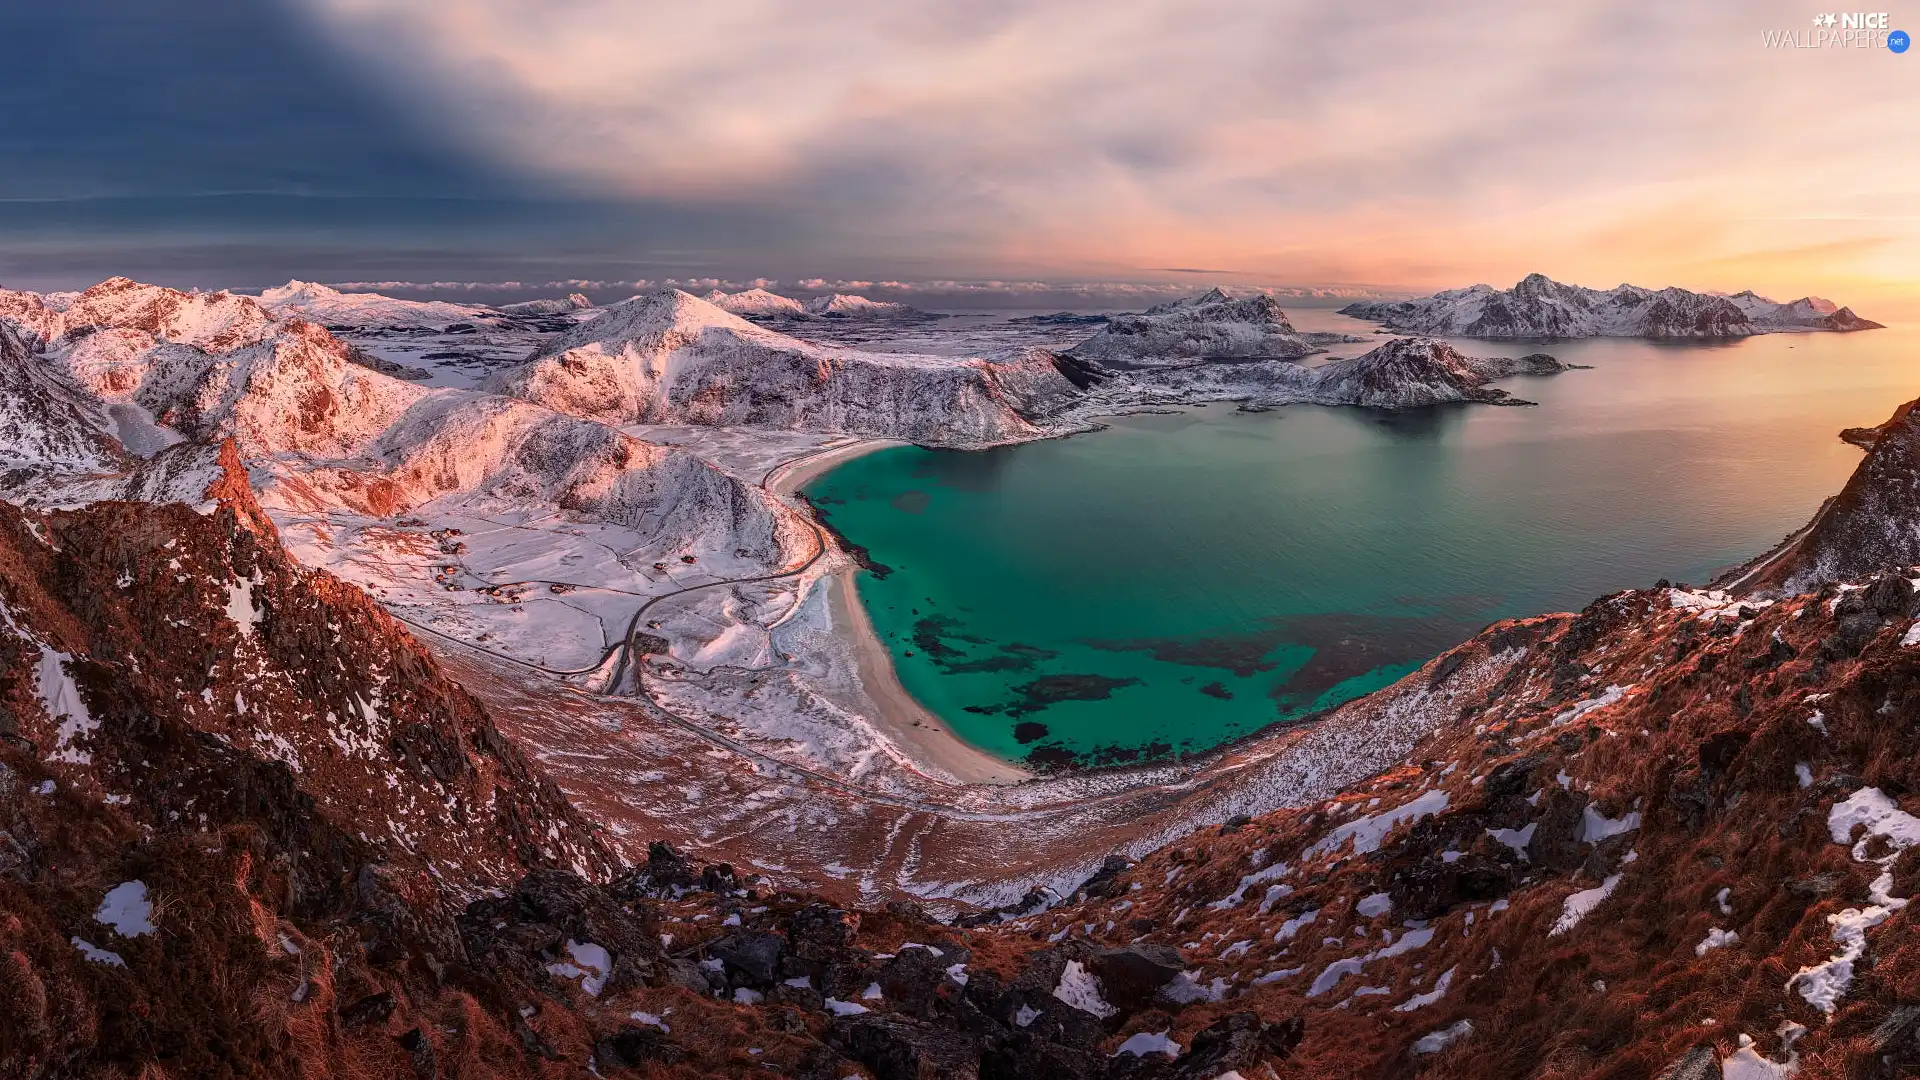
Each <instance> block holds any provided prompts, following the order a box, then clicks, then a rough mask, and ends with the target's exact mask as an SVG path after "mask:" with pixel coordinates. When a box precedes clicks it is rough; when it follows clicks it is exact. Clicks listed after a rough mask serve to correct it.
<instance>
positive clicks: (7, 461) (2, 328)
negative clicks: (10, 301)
mask: <svg viewBox="0 0 1920 1080" xmlns="http://www.w3.org/2000/svg"><path fill="white" fill-rule="evenodd" d="M110 430H111V423H110V421H109V420H108V418H107V412H106V408H105V406H104V405H103V404H102V403H101V402H100V401H99V400H97V399H95V398H94V397H93V396H92V395H90V394H88V393H86V392H85V391H84V390H83V389H82V388H81V387H78V386H76V385H74V384H73V382H72V380H71V379H69V378H67V377H66V375H65V373H64V372H62V371H60V370H59V369H58V368H56V367H55V366H54V365H51V364H48V363H47V362H45V361H44V360H42V359H40V358H39V357H38V356H35V355H33V353H32V352H31V350H29V349H28V347H27V343H26V341H24V340H23V339H22V338H21V336H20V335H19V333H18V332H16V331H15V330H14V328H13V327H12V326H10V325H8V324H6V323H3V322H0V471H4V470H9V469H22V470H46V471H49V472H57V473H80V474H86V473H107V472H116V471H118V470H119V469H121V468H123V467H124V464H125V458H126V455H125V454H124V452H122V450H121V448H120V445H119V443H118V442H117V441H116V440H115V439H114V438H113V437H112V436H111V435H109V434H108V432H109V431H110Z"/></svg>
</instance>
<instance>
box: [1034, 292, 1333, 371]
mask: <svg viewBox="0 0 1920 1080" xmlns="http://www.w3.org/2000/svg"><path fill="white" fill-rule="evenodd" d="M1357 340H1359V339H1358V338H1354V337H1350V336H1348V335H1345V334H1302V333H1301V332H1299V331H1298V330H1295V329H1294V328H1293V324H1292V323H1290V322H1288V321H1287V315H1286V312H1284V311H1282V310H1281V309H1280V303H1279V301H1277V300H1275V299H1274V298H1273V297H1271V296H1267V295H1264V294H1260V295H1254V296H1243V297H1235V296H1231V295H1229V294H1228V293H1226V292H1225V291H1224V290H1221V289H1210V290H1208V291H1207V292H1205V293H1202V294H1201V295H1199V296H1193V297H1188V298H1186V299H1184V300H1174V301H1170V302H1168V303H1165V304H1156V305H1154V306H1153V307H1150V308H1148V309H1147V310H1146V311H1145V312H1143V313H1140V314H1125V315H1114V316H1111V317H1109V318H1108V319H1107V322H1106V325H1105V326H1104V327H1102V328H1101V330H1100V331H1099V332H1098V333H1096V334H1094V335H1093V336H1092V337H1090V338H1088V339H1087V340H1086V341H1084V342H1082V343H1081V344H1079V345H1077V346H1075V347H1074V348H1073V350H1072V351H1073V354H1074V355H1075V356H1078V357H1081V358H1082V359H1086V360H1095V361H1098V362H1099V363H1102V364H1106V365H1109V366H1112V367H1123V368H1124V367H1142V366H1152V365H1156V364H1166V363H1175V362H1180V361H1185V360H1193V359H1234V360H1254V359H1282V360H1293V359H1298V358H1299V357H1302V356H1308V355H1311V354H1313V353H1317V352H1322V351H1324V350H1325V346H1326V345H1328V344H1330V343H1333V342H1343V341H1357Z"/></svg>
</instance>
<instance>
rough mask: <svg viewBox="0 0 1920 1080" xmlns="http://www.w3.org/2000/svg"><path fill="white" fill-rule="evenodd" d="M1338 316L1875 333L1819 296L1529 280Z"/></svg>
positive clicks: (1507, 333)
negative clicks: (1784, 298) (1784, 299)
mask: <svg viewBox="0 0 1920 1080" xmlns="http://www.w3.org/2000/svg"><path fill="white" fill-rule="evenodd" d="M1340 313H1341V314H1343V315H1351V316H1354V317H1356V318H1361V319H1371V320H1374V321H1376V322H1379V323H1382V324H1384V325H1386V326H1387V327H1389V328H1391V329H1394V330H1399V331H1403V332H1406V333H1413V334H1435V335H1440V336H1445V337H1478V338H1582V337H1649V338H1734V337H1749V336H1751V335H1754V334H1771V333H1784V332H1805V331H1819V330H1827V331H1841V332H1845V331H1853V330H1874V329H1879V328H1880V324H1879V323H1876V322H1870V321H1868V320H1866V319H1862V318H1860V317H1859V316H1857V315H1855V314H1854V313H1853V311H1852V310H1851V309H1848V308H1842V307H1836V306H1835V305H1834V304H1833V303H1832V302H1830V301H1827V300H1822V299H1819V298H1818V297H1805V298H1802V299H1800V300H1795V301H1793V302H1792V303H1788V304H1780V303H1775V302H1774V301H1771V300H1768V299H1766V298H1765V297H1761V296H1757V295H1755V294H1754V293H1753V292H1751V291H1748V292H1742V293H1737V294H1735V295H1733V296H1720V295H1717V294H1712V293H1695V292H1688V291H1687V290H1685V289H1678V288H1665V289H1658V290H1655V289H1644V288H1641V287H1639V286H1637V285H1621V286H1618V287H1616V288H1614V289H1611V290H1607V291H1604V292H1603V291H1601V290H1599V289H1587V288H1582V287H1581V286H1578V285H1563V284H1561V283H1560V282H1557V281H1554V280H1553V279H1551V278H1549V277H1547V276H1546V275H1544V274H1529V275H1527V276H1526V277H1525V278H1523V279H1521V281H1520V282H1519V284H1517V285H1515V286H1514V287H1513V288H1511V289H1504V290H1502V289H1495V288H1494V287H1493V286H1491V285H1474V286H1472V287H1470V288H1465V289H1451V290H1448V291H1447V292H1441V293H1435V294H1434V295H1432V296H1428V297H1422V298H1420V299H1416V300H1399V301H1381V300H1370V301H1362V302H1360V303H1355V304H1348V305H1347V306H1346V307H1343V308H1341V309H1340Z"/></svg>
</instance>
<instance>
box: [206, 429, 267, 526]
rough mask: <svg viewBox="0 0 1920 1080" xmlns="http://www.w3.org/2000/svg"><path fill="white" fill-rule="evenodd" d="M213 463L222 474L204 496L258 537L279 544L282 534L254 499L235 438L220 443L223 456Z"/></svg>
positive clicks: (214, 479)
mask: <svg viewBox="0 0 1920 1080" xmlns="http://www.w3.org/2000/svg"><path fill="white" fill-rule="evenodd" d="M214 462H215V464H216V465H218V466H219V468H220V472H219V474H218V475H217V476H215V477H214V478H213V480H212V482H210V483H209V484H208V485H207V490H206V491H205V492H203V493H202V494H203V495H204V496H205V497H206V498H208V499H210V500H212V501H214V502H216V503H219V504H220V505H221V506H223V507H225V508H227V509H229V510H231V511H233V515H234V517H235V518H236V519H237V520H238V521H239V522H240V523H241V524H242V525H244V526H246V527H247V528H249V529H251V530H253V532H255V533H256V534H258V535H260V536H263V537H267V538H269V539H272V540H273V541H275V542H278V541H279V539H280V532H279V530H277V529H275V528H274V527H273V521H272V519H270V518H268V517H267V513H266V511H265V510H262V509H261V508H260V502H259V500H258V499H256V498H255V497H254V493H253V481H252V479H251V478H250V477H249V476H248V474H247V463H246V462H245V461H243V460H241V458H240V444H239V443H237V442H235V441H234V439H233V436H231V435H229V436H226V437H225V438H223V439H221V440H220V454H219V456H218V457H217V458H215V459H214Z"/></svg>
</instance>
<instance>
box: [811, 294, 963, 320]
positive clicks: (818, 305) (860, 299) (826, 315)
mask: <svg viewBox="0 0 1920 1080" xmlns="http://www.w3.org/2000/svg"><path fill="white" fill-rule="evenodd" d="M807 314H809V315H812V316H814V317H816V318H821V319H927V318H934V317H935V316H933V315H931V314H930V313H928V312H925V311H921V310H920V309H919V308H917V307H913V306H911V305H909V304H901V303H896V302H894V301H891V300H869V299H867V298H866V297H864V296H857V295H854V294H852V293H832V294H830V295H827V296H816V297H814V298H813V299H811V300H809V301H807Z"/></svg>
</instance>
